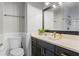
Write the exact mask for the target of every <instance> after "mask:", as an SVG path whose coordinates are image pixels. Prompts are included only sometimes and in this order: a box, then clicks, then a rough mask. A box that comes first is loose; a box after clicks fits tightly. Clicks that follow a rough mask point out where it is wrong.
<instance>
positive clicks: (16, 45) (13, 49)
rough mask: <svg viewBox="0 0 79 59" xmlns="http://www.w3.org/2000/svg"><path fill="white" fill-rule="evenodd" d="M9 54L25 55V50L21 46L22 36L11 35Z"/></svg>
mask: <svg viewBox="0 0 79 59" xmlns="http://www.w3.org/2000/svg"><path fill="white" fill-rule="evenodd" d="M8 44H9V53H8V54H9V56H23V55H24V50H23V48H21V38H20V37H9V38H8Z"/></svg>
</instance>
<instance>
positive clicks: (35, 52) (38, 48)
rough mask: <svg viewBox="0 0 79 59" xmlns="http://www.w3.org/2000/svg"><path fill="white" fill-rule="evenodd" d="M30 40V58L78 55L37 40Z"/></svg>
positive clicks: (78, 54)
mask: <svg viewBox="0 0 79 59" xmlns="http://www.w3.org/2000/svg"><path fill="white" fill-rule="evenodd" d="M31 39H32V56H79V53H76V52H73V51H70V50H68V49H65V48H62V47H59V46H56V45H54V44H50V43H47V42H45V41H42V40H39V39H37V38H34V37H31Z"/></svg>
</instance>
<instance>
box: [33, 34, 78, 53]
mask: <svg viewBox="0 0 79 59" xmlns="http://www.w3.org/2000/svg"><path fill="white" fill-rule="evenodd" d="M31 36H32V37H35V38H37V39H39V40H43V41H45V42H48V43H50V44H55V45H57V46H60V47H63V48H66V49H68V50H71V51H74V52H77V53H79V36H75V35H67V34H66V35H65V34H63V36H64V38H63V39H55V38H53V37H51V35H47V36H45V35H39V34H38V33H37V32H34V33H32V34H31Z"/></svg>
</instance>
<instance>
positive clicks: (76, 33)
mask: <svg viewBox="0 0 79 59" xmlns="http://www.w3.org/2000/svg"><path fill="white" fill-rule="evenodd" d="M45 31H46V32H57V33H61V34H71V35H79V31H59V30H45Z"/></svg>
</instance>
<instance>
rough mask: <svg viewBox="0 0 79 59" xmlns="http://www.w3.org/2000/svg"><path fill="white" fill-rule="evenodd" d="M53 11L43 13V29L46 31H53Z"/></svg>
mask: <svg viewBox="0 0 79 59" xmlns="http://www.w3.org/2000/svg"><path fill="white" fill-rule="evenodd" d="M53 14H54V13H53V10H52V9H49V10H47V11H45V12H44V28H45V29H46V30H53V29H54V26H53V21H54V15H53Z"/></svg>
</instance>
